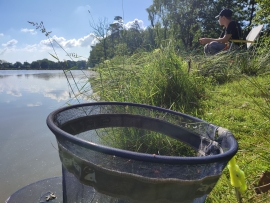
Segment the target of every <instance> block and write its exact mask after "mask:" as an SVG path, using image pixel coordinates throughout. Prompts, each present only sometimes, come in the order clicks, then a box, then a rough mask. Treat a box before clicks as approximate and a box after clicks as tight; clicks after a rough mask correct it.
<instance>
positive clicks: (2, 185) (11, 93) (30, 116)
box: [0, 70, 93, 202]
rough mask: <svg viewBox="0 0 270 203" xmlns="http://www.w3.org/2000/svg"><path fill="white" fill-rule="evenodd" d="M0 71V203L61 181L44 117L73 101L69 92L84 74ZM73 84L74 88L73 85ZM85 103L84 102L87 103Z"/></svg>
mask: <svg viewBox="0 0 270 203" xmlns="http://www.w3.org/2000/svg"><path fill="white" fill-rule="evenodd" d="M72 74H73V76H74V78H73V77H71V75H70V74H67V76H68V78H69V79H68V81H69V83H68V82H67V79H66V77H65V75H64V74H63V72H62V71H25V70H21V71H3V70H0V158H1V161H0V202H5V200H6V199H7V198H8V197H9V196H10V195H11V194H12V193H14V192H15V191H16V190H18V189H20V188H21V187H23V186H26V185H27V184H30V183H33V182H36V181H38V180H41V179H45V178H50V177H54V176H61V163H60V159H59V156H58V152H57V143H56V139H55V137H54V135H53V134H52V132H51V131H50V130H49V129H48V127H47V125H46V118H47V116H48V114H49V113H51V112H52V111H54V110H55V109H57V108H60V107H64V106H66V105H67V104H77V103H79V102H86V101H87V99H86V98H85V97H84V98H82V97H79V98H78V100H77V99H74V96H73V93H72V91H71V90H74V91H75V94H76V90H77V89H80V88H81V87H82V86H84V85H85V84H87V85H86V86H84V90H86V94H91V93H92V90H91V86H90V84H89V83H87V81H86V78H87V77H90V76H92V75H93V73H92V72H90V71H84V72H82V71H72ZM75 84H76V85H75ZM88 101H89V100H88Z"/></svg>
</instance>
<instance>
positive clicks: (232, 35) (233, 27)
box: [199, 8, 242, 56]
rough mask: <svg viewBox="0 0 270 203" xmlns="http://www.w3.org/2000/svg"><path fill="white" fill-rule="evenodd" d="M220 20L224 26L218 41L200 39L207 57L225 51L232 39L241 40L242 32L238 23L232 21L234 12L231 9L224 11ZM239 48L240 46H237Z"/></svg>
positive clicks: (219, 17)
mask: <svg viewBox="0 0 270 203" xmlns="http://www.w3.org/2000/svg"><path fill="white" fill-rule="evenodd" d="M216 18H218V21H219V24H220V25H222V26H224V29H223V32H222V33H221V35H220V37H219V38H218V39H214V38H200V39H199V42H200V43H201V44H206V45H205V46H204V53H205V55H206V56H209V55H215V54H217V53H218V52H220V51H222V50H225V49H226V48H227V47H226V45H227V44H228V42H229V40H230V39H241V37H242V30H241V27H240V25H239V23H238V22H236V21H233V20H232V11H231V10H230V9H227V8H226V9H224V10H222V11H221V12H220V13H219V15H217V16H216ZM236 46H239V44H236Z"/></svg>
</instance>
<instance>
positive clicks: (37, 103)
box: [27, 102, 42, 107]
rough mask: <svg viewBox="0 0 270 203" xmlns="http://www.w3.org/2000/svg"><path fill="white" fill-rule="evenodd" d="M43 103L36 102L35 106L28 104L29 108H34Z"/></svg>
mask: <svg viewBox="0 0 270 203" xmlns="http://www.w3.org/2000/svg"><path fill="white" fill-rule="evenodd" d="M41 105H42V103H41V102H36V103H35V104H27V106H28V107H33V106H41Z"/></svg>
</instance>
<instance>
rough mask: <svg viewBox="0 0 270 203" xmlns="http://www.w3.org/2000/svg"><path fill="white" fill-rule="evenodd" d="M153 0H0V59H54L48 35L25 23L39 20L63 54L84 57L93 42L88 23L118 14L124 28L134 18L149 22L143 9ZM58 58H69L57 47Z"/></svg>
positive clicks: (140, 22)
mask: <svg viewBox="0 0 270 203" xmlns="http://www.w3.org/2000/svg"><path fill="white" fill-rule="evenodd" d="M152 2H153V0H46V1H45V0H0V60H4V61H7V62H10V63H15V62H17V61H19V62H21V63H23V62H29V63H31V62H32V61H36V60H42V59H45V58H46V59H49V60H52V61H55V59H54V58H53V57H52V56H51V55H50V54H52V55H55V54H54V51H53V49H52V47H51V46H50V43H49V40H48V38H47V37H46V36H45V34H44V33H42V32H41V31H39V30H36V29H35V27H34V26H33V25H32V24H30V23H28V21H30V22H34V23H40V22H41V21H42V22H43V24H44V26H45V28H46V31H47V32H49V31H51V34H50V36H51V37H52V38H53V39H55V40H56V41H57V42H58V43H59V44H60V45H61V46H62V47H63V48H64V49H65V50H66V51H67V53H76V54H77V55H78V56H81V57H80V58H78V59H75V61H76V60H87V58H88V57H89V53H90V50H91V46H93V45H94V44H95V43H96V38H95V36H94V35H93V29H92V28H91V26H90V23H92V24H97V22H99V20H104V19H105V18H106V19H107V20H108V23H112V22H113V21H114V17H115V16H122V17H123V20H124V24H125V27H126V28H128V27H129V26H130V25H131V24H132V22H134V21H135V20H137V21H138V22H139V24H140V26H141V28H144V29H145V28H146V27H147V26H149V25H150V21H149V20H148V14H147V11H146V8H148V7H149V6H150V5H151V4H152ZM55 51H56V54H57V56H58V58H59V59H60V61H63V60H68V59H70V58H69V57H68V56H67V54H66V53H65V52H64V51H63V50H62V49H61V48H59V47H58V46H55Z"/></svg>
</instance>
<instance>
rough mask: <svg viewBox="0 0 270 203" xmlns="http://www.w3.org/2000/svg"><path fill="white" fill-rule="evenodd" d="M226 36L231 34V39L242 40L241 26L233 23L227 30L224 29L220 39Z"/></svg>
mask: <svg viewBox="0 0 270 203" xmlns="http://www.w3.org/2000/svg"><path fill="white" fill-rule="evenodd" d="M226 34H231V35H232V36H231V38H230V39H242V30H241V26H240V25H239V23H238V22H236V21H231V22H230V23H229V25H228V27H227V28H225V29H223V31H222V33H221V35H220V38H223V37H224V36H225V35H226Z"/></svg>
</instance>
